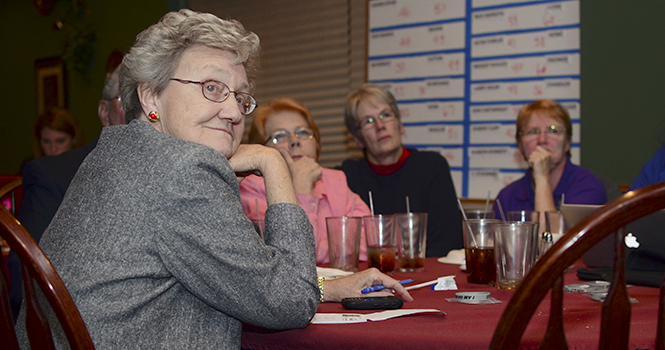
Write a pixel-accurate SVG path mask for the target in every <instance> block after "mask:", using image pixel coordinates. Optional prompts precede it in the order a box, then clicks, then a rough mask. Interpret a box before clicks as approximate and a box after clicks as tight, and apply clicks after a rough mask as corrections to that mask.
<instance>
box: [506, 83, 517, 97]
mask: <svg viewBox="0 0 665 350" xmlns="http://www.w3.org/2000/svg"><path fill="white" fill-rule="evenodd" d="M508 92H510V93H511V94H513V95H517V85H514V84H513V85H509V86H508Z"/></svg>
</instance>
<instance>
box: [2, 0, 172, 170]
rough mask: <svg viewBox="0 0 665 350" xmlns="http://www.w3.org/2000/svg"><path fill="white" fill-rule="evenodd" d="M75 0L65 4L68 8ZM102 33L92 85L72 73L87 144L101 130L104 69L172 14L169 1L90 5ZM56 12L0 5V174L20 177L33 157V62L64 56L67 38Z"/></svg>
mask: <svg viewBox="0 0 665 350" xmlns="http://www.w3.org/2000/svg"><path fill="white" fill-rule="evenodd" d="M70 1H71V0H60V1H58V2H57V4H56V6H63V5H64V4H65V2H70ZM86 4H87V6H88V7H89V9H90V11H91V14H90V16H91V17H92V19H93V21H94V26H95V29H96V33H97V42H96V44H95V50H96V54H95V56H94V62H93V65H92V67H91V70H90V82H89V83H86V82H84V81H83V80H82V79H81V78H80V77H79V76H78V75H76V74H74V73H72V72H69V77H68V78H69V79H68V83H69V109H70V110H71V111H72V113H73V114H74V116H75V117H76V118H77V120H78V121H79V123H80V124H81V127H82V129H83V132H84V135H85V137H86V142H89V141H91V140H93V139H95V138H96V137H97V136H98V135H99V132H100V131H101V124H100V122H99V119H98V118H97V102H98V101H99V99H100V98H101V91H102V87H103V84H104V67H105V65H106V59H107V58H108V55H109V54H110V53H111V52H112V51H113V50H115V49H118V50H121V51H126V50H127V49H128V48H129V47H131V45H132V43H133V42H134V38H135V37H136V34H138V33H139V32H140V31H141V30H143V29H145V28H147V27H148V26H149V25H151V24H153V23H155V22H157V21H158V20H159V18H161V17H162V16H163V15H164V14H165V13H166V12H167V1H165V0H142V1H129V0H113V1H86ZM55 14H56V11H54V12H53V13H51V14H50V15H49V16H42V15H40V14H39V13H38V12H37V10H36V9H35V8H34V6H33V1H26V0H2V1H0V33H2V45H1V47H2V49H1V51H0V52H1V54H0V101H2V113H1V114H0V174H12V173H16V172H17V171H18V169H19V166H20V164H21V161H22V160H23V159H24V158H25V157H28V156H30V155H31V154H32V139H31V132H32V127H33V126H34V123H35V120H36V119H37V113H38V112H37V84H36V77H35V70H34V62H35V60H37V59H41V58H46V57H52V56H59V55H61V54H62V50H63V47H64V40H65V36H64V34H63V33H62V32H61V31H56V30H54V29H53V23H54V22H55V20H57V19H58V18H57V17H56V16H55Z"/></svg>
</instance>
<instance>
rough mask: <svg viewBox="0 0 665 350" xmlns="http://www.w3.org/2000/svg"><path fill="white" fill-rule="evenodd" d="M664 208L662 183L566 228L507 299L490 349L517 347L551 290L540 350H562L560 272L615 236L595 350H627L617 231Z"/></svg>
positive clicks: (663, 331) (660, 337) (660, 330)
mask: <svg viewBox="0 0 665 350" xmlns="http://www.w3.org/2000/svg"><path fill="white" fill-rule="evenodd" d="M663 208H665V182H663V183H659V184H655V185H650V186H647V187H644V188H642V189H639V190H635V191H630V192H628V193H626V194H624V195H623V196H621V197H619V198H617V199H615V200H613V201H611V202H609V203H607V204H606V205H605V206H603V207H601V208H599V209H598V210H596V211H595V212H593V213H592V214H591V215H589V216H588V217H587V218H586V219H584V220H583V221H582V222H580V223H579V224H577V225H576V226H575V227H573V228H571V229H570V230H569V231H568V233H566V234H565V235H564V236H563V237H561V239H559V241H558V242H557V243H556V244H555V245H554V246H553V247H552V248H550V249H549V250H548V251H547V253H545V255H543V256H542V257H541V258H540V259H538V262H537V263H536V264H535V265H534V266H533V268H532V269H531V271H530V272H529V274H528V275H527V276H526V277H525V279H524V280H523V281H522V283H521V284H520V286H519V287H518V289H517V290H516V291H515V294H513V297H512V298H511V299H510V301H509V303H508V305H507V306H506V309H505V311H504V313H503V315H502V317H501V320H500V321H499V325H498V326H497V328H496V331H495V332H494V338H493V339H492V344H491V346H490V349H517V348H518V347H519V345H520V341H521V339H522V335H523V334H524V331H525V329H526V327H527V324H528V323H529V321H530V319H531V317H532V316H533V314H534V312H535V310H536V308H537V307H538V305H539V304H540V302H541V301H542V300H543V298H544V297H545V295H546V294H547V292H548V291H549V290H550V289H551V290H552V298H551V301H552V306H551V309H550V310H551V311H550V320H549V325H548V329H547V332H546V334H545V337H544V339H543V342H542V343H541V347H540V348H541V349H567V344H566V340H565V335H564V332H563V317H562V308H563V273H564V271H565V270H566V268H568V267H569V266H570V265H572V264H573V263H574V262H575V261H576V260H577V259H579V258H580V257H581V256H582V254H583V253H584V252H586V251H587V250H589V249H590V248H591V247H593V246H594V245H595V244H596V243H598V242H600V241H601V240H602V239H603V238H604V237H606V236H609V235H612V234H613V233H615V232H616V234H615V245H614V246H615V260H614V268H613V273H612V281H611V287H610V290H609V292H608V294H607V297H606V299H605V301H604V303H603V309H602V318H601V331H600V340H599V348H600V349H627V347H628V334H629V331H630V312H631V306H630V302H629V299H628V292H627V290H626V281H625V250H624V249H623V246H624V236H625V230H624V229H623V227H624V226H626V224H628V223H630V222H632V221H634V220H637V219H639V218H641V217H644V216H646V215H649V214H651V213H654V212H656V211H657V210H660V209H663ZM659 305H660V307H659V310H658V326H657V332H656V334H654V336H655V337H656V349H665V310H664V308H665V283H663V284H661V288H660V303H659Z"/></svg>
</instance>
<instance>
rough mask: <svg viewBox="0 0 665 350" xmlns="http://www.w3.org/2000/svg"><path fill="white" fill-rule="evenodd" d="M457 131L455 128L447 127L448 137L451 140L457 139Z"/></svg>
mask: <svg viewBox="0 0 665 350" xmlns="http://www.w3.org/2000/svg"><path fill="white" fill-rule="evenodd" d="M458 136H459V133H458V132H457V130H456V129H455V128H451V127H448V139H449V140H451V141H454V140H457V138H458Z"/></svg>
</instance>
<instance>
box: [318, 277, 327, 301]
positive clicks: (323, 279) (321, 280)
mask: <svg viewBox="0 0 665 350" xmlns="http://www.w3.org/2000/svg"><path fill="white" fill-rule="evenodd" d="M325 280H326V278H325V277H319V302H322V303H323V302H325V301H324V300H323V281H325Z"/></svg>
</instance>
